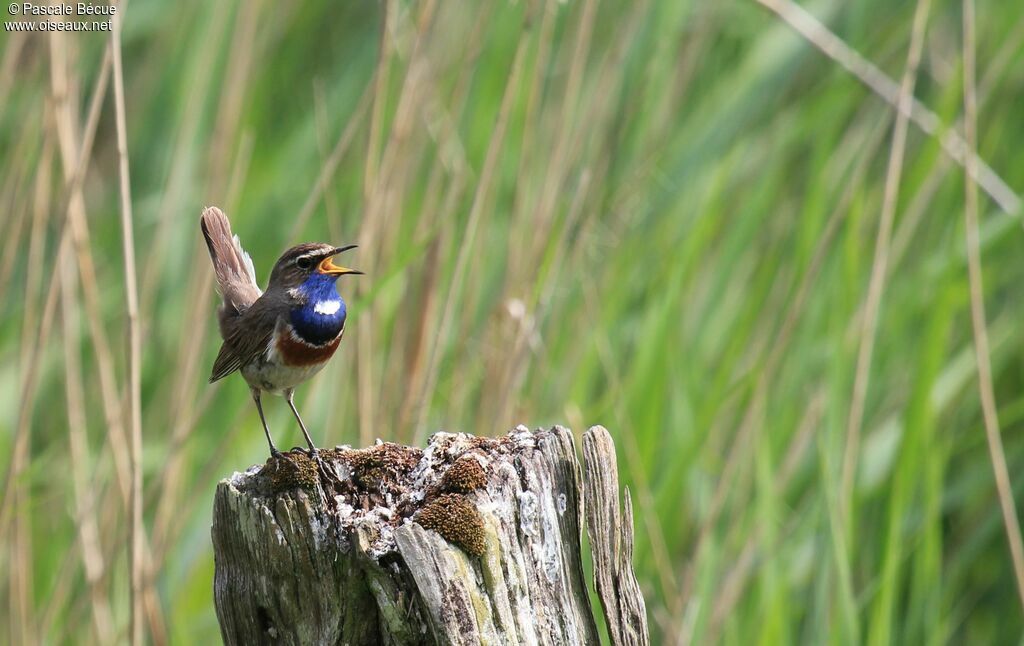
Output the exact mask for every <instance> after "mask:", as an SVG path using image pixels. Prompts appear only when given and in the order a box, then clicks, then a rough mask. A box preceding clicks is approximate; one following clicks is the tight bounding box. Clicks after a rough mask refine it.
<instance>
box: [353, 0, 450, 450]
mask: <svg viewBox="0 0 1024 646" xmlns="http://www.w3.org/2000/svg"><path fill="white" fill-rule="evenodd" d="M437 6H438V5H437V2H435V1H433V0H431V1H429V2H424V3H422V4H421V5H420V7H419V13H418V15H417V16H416V21H415V24H412V23H411V22H409V21H408V20H402V18H403V14H402V13H401V12H399V11H397V8H396V6H395V5H394V4H393V3H389V4H388V6H387V8H386V10H385V15H384V20H383V31H382V34H381V51H380V55H379V60H378V65H377V71H376V79H377V83H376V85H375V88H374V107H373V112H372V117H371V125H370V139H369V143H368V148H367V166H366V175H365V177H364V183H363V194H364V200H365V202H366V205H365V213H364V217H363V221H362V227H361V228H360V231H359V245H360V262H361V263H362V264H363V265H364V266H365V267H369V269H370V270H374V269H376V268H378V260H379V259H380V258H381V257H384V256H385V250H384V249H382V247H383V246H384V245H385V243H386V237H385V236H386V233H387V226H386V225H387V222H388V220H389V219H390V215H391V214H392V213H393V212H395V211H396V210H397V208H398V206H397V205H398V204H399V203H400V196H401V191H403V190H404V189H405V186H404V185H403V182H402V180H401V178H400V177H398V171H399V169H400V167H401V165H402V164H406V165H408V164H409V163H411V161H412V160H413V159H414V157H415V155H414V154H412V153H411V152H409V151H407V150H406V147H407V146H411V145H413V144H414V143H417V142H416V141H414V138H413V137H412V136H411V134H410V133H411V132H412V130H413V128H412V123H413V122H414V121H415V120H416V119H418V118H419V107H420V105H422V104H423V103H426V102H427V100H428V97H429V96H430V85H431V81H432V79H431V78H430V70H429V61H428V59H427V57H426V56H425V55H424V56H421V55H420V53H421V49H422V47H423V43H424V40H425V38H424V36H425V35H426V34H427V33H428V31H429V29H430V26H431V25H432V24H433V19H434V16H435V10H436V8H437ZM409 38H411V39H412V41H413V44H412V47H411V48H410V47H407V46H406V44H405V41H406V40H407V39H409ZM396 54H397V56H395V55H396ZM392 57H396V58H398V59H399V60H403V59H404V60H407V61H408V66H407V70H406V75H405V77H404V78H403V80H402V87H401V89H400V91H399V94H398V101H397V105H396V108H395V113H394V116H393V119H392V122H391V129H390V132H389V137H388V139H387V142H386V145H384V147H383V150H382V151H381V150H378V149H379V148H380V146H381V141H382V137H383V127H384V126H383V118H384V115H383V110H384V106H385V105H386V100H387V84H386V83H385V82H384V81H385V80H386V79H387V78H388V77H389V75H390V74H389V67H390V65H391V61H392ZM361 289H365V286H364V287H361ZM374 316H375V313H374V310H373V308H372V307H370V308H367V309H365V310H363V311H362V312H361V313H360V323H359V329H358V332H357V335H358V345H357V349H356V363H357V399H358V411H359V438H360V443H361V444H363V445H366V444H369V442H370V441H371V438H372V433H373V432H374V428H375V420H376V413H377V410H376V409H377V405H378V403H377V398H376V393H377V390H378V389H379V383H380V382H379V381H378V380H377V379H376V378H375V376H374V375H375V369H376V365H375V364H376V357H375V355H374V353H373V350H372V348H373V334H374V331H373V328H374V323H373V321H374Z"/></svg>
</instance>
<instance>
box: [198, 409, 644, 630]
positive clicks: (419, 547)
mask: <svg viewBox="0 0 1024 646" xmlns="http://www.w3.org/2000/svg"><path fill="white" fill-rule="evenodd" d="M595 438H596V439H595ZM584 445H585V447H590V448H588V450H587V456H588V457H587V465H588V468H587V476H586V480H587V482H586V483H584V476H583V472H582V469H581V468H580V463H579V460H578V459H577V456H576V451H575V447H574V443H573V437H572V433H571V432H569V431H568V430H567V429H564V428H561V427H555V428H553V429H550V430H538V431H534V432H530V431H529V430H527V429H526V428H524V427H519V428H517V429H516V430H515V431H513V432H512V433H510V434H509V435H508V436H505V437H502V438H498V439H489V438H478V437H473V436H470V435H466V434H461V433H460V434H450V433H438V434H436V435H434V436H433V437H432V438H431V439H430V441H429V442H428V445H427V448H426V449H425V450H420V449H415V448H409V447H400V446H398V445H394V444H381V443H378V445H376V446H374V447H370V448H368V449H358V450H354V449H349V448H347V447H339V448H338V449H331V450H325V451H323V452H322V454H323V458H324V465H325V469H326V470H325V471H320V472H318V470H317V469H316V467H315V466H313V463H312V462H310V461H309V460H308V458H306V457H305V456H303V455H301V454H298V453H293V454H290V456H289V457H290V462H286V461H283V460H268V462H267V464H266V465H261V466H256V467H252V468H250V469H249V470H248V471H246V472H245V473H236V474H234V476H232V477H231V478H229V479H226V480H223V481H222V482H221V483H220V484H219V485H218V487H217V493H216V499H215V502H214V518H213V532H212V533H213V544H214V554H215V560H216V572H215V577H214V593H215V594H214V597H215V602H216V606H217V617H218V619H219V620H220V625H221V633H222V635H223V637H224V641H225V643H228V644H264V643H282V644H420V643H426V644H431V643H436V644H481V643H482V644H596V643H598V632H597V628H596V624H595V622H594V615H593V610H592V608H591V604H590V594H589V592H588V588H587V585H586V582H585V580H584V575H583V562H582V555H581V538H582V536H581V532H582V526H583V511H584V505H583V496H584V491H586V492H587V494H586V495H587V496H588V497H593V498H592V500H593V507H594V509H595V510H597V511H596V513H591V514H588V521H589V531H590V537H591V543H592V544H593V545H594V546H595V547H594V553H595V557H596V558H597V561H596V562H595V576H596V578H597V582H598V590H599V592H600V594H601V599H602V604H603V606H604V608H605V614H606V617H607V618H608V626H609V627H610V629H611V633H612V634H611V640H612V643H613V644H646V643H647V622H646V617H645V615H644V604H643V598H642V596H641V595H640V589H639V586H637V585H636V579H635V577H634V576H633V573H632V567H631V564H630V558H631V551H632V517H631V512H630V510H629V499H628V493H627V498H626V512H625V523H624V524H622V525H620V524H619V515H618V508H619V507H618V505H619V501H618V491H617V487H618V477H617V474H616V473H615V456H614V448H613V446H612V444H611V438H610V437H609V436H608V433H607V431H605V430H604V429H603V428H600V427H595V429H591V430H590V431H588V432H587V434H586V435H585V439H584ZM591 453H593V458H591V455H590V454H591ZM609 470H610V473H609ZM602 533H606V534H607V535H608V536H611V535H614V536H615V537H617V538H615V539H614V540H613V541H612V542H607V543H606V542H605V541H603V540H600V539H597V538H596V537H600V536H602ZM607 568H611V569H610V570H609V572H610V574H609V573H608V572H604V571H603V570H605V569H607ZM609 577H610V578H609ZM615 595H622V597H623V598H621V599H619V600H618V601H616V600H615Z"/></svg>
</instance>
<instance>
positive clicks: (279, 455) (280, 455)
mask: <svg viewBox="0 0 1024 646" xmlns="http://www.w3.org/2000/svg"><path fill="white" fill-rule="evenodd" d="M250 390H251V392H252V400H253V401H254V402H256V410H258V411H259V412H260V422H262V423H263V433H264V434H265V435H266V436H267V444H269V445H270V455H271V456H272V457H275V458H283V459H285V460H288V461H289V462H291V460H289V459H288V457H287V456H286V455H284V454H283V453H281V452H280V451H278V450H277V447H276V446H274V440H272V439H271V437H270V428H269V427H268V426H267V418H266V417H264V415H263V404H262V403H261V402H260V391H259V390H258V389H256V388H252V389H250Z"/></svg>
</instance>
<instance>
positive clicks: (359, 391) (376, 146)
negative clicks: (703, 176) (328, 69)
mask: <svg viewBox="0 0 1024 646" xmlns="http://www.w3.org/2000/svg"><path fill="white" fill-rule="evenodd" d="M383 12H384V15H383V17H382V20H381V30H380V49H379V52H378V54H377V68H376V70H375V71H374V86H373V105H372V108H371V110H370V133H369V138H368V139H367V143H366V165H365V170H364V174H363V202H364V204H363V209H364V211H363V221H362V226H361V227H360V229H359V236H358V241H359V245H360V247H362V249H363V252H364V255H363V257H362V263H363V266H364V267H365V269H364V271H367V272H369V271H372V268H373V265H372V260H373V258H371V257H368V256H367V255H366V252H367V251H369V252H370V253H371V254H372V253H373V252H374V251H375V250H374V249H372V246H373V241H374V235H373V228H374V226H375V222H376V220H377V219H379V217H380V215H379V213H378V212H377V200H376V188H377V175H378V173H379V172H380V155H381V152H382V151H381V144H380V142H381V138H382V137H383V132H384V110H385V106H386V104H387V89H388V84H389V82H390V80H391V58H392V51H393V49H394V47H393V45H392V43H391V23H392V21H393V20H395V18H396V15H397V13H398V12H397V7H396V4H395V2H394V0H390V1H388V2H385V3H384V4H383ZM357 289H359V290H363V289H365V287H362V288H359V287H357ZM372 325H373V308H367V309H366V310H365V311H363V312H362V314H361V315H360V325H359V329H358V331H357V332H356V336H357V339H358V344H357V347H356V398H357V401H358V411H359V443H360V446H366V445H368V444H369V442H370V438H371V437H372V433H373V430H372V429H373V427H372V425H371V424H372V420H373V418H372V407H373V388H374V387H375V386H374V384H373V373H372V370H373V365H372V360H373V358H372V356H371V354H370V352H371V349H370V348H371V343H372V342H373V337H372V336H371V329H370V328H371V327H372Z"/></svg>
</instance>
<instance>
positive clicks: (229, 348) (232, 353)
mask: <svg viewBox="0 0 1024 646" xmlns="http://www.w3.org/2000/svg"><path fill="white" fill-rule="evenodd" d="M278 311H279V308H276V307H274V306H273V304H272V303H270V302H269V301H268V300H267V298H266V297H261V298H259V299H257V301H256V302H255V303H253V304H252V306H251V307H249V308H248V309H247V310H245V311H244V312H242V313H241V314H240V315H238V316H234V317H230V318H226V317H222V318H221V334H222V335H223V336H224V343H223V344H221V346H220V352H218V353H217V359H216V360H215V361H214V362H213V370H212V371H211V372H210V382H211V383H212V382H214V381H217V380H218V379H223V378H224V377H226V376H228V375H230V374H231V373H232V372H234V371H235V370H238V369H239V368H241V367H242V366H244V365H246V364H248V363H250V362H252V361H255V360H257V359H258V358H259V357H260V355H261V354H263V353H265V352H266V351H267V347H268V346H269V345H270V343H271V342H272V341H273V338H274V328H275V327H276V326H277V318H278Z"/></svg>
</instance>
